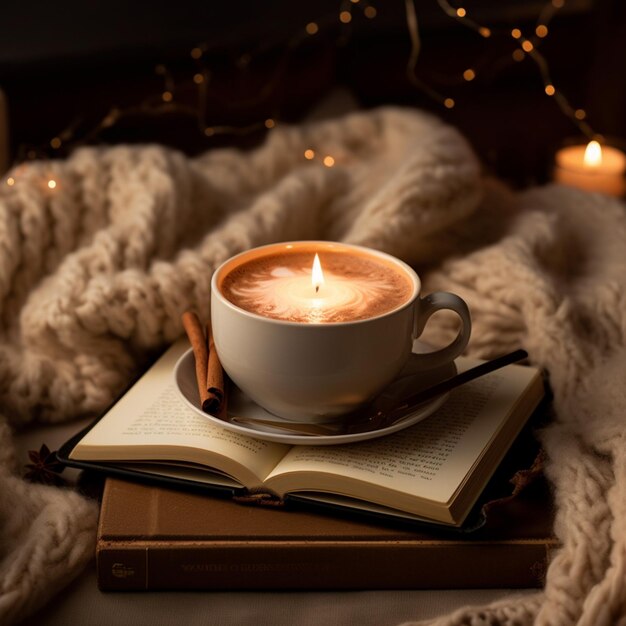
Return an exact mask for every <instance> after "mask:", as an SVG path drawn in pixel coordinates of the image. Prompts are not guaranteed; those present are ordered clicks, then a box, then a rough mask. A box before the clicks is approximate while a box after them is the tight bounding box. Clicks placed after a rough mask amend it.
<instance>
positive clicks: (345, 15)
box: [339, 11, 352, 24]
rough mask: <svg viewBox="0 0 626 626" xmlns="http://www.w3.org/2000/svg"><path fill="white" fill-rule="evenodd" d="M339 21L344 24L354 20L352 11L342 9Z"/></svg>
mask: <svg viewBox="0 0 626 626" xmlns="http://www.w3.org/2000/svg"><path fill="white" fill-rule="evenodd" d="M339 21H340V22H341V23H342V24H349V23H350V22H351V21H352V13H350V11H342V12H341V13H340V14H339Z"/></svg>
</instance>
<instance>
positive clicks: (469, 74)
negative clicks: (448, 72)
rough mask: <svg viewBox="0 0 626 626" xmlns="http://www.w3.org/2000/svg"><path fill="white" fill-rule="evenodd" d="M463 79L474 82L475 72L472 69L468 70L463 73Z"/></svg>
mask: <svg viewBox="0 0 626 626" xmlns="http://www.w3.org/2000/svg"><path fill="white" fill-rule="evenodd" d="M463 78H464V79H465V80H467V81H470V80H474V79H475V78H476V72H475V71H474V70H473V69H472V68H468V69H466V70H465V71H464V72H463Z"/></svg>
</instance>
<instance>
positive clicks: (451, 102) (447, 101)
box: [443, 98, 456, 109]
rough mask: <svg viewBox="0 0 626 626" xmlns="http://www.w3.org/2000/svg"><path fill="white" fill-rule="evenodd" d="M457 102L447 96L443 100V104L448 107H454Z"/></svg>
mask: <svg viewBox="0 0 626 626" xmlns="http://www.w3.org/2000/svg"><path fill="white" fill-rule="evenodd" d="M455 104H456V102H455V101H454V100H453V99H452V98H446V99H445V100H444V101H443V106H445V107H446V109H453V108H454V105H455Z"/></svg>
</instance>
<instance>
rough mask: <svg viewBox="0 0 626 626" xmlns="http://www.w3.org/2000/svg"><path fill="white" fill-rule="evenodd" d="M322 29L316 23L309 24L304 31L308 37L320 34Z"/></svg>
mask: <svg viewBox="0 0 626 626" xmlns="http://www.w3.org/2000/svg"><path fill="white" fill-rule="evenodd" d="M319 29H320V27H319V26H318V25H317V24H316V23H315V22H309V23H308V24H307V25H306V26H305V27H304V30H305V31H306V32H307V35H316V34H317V33H318V32H319Z"/></svg>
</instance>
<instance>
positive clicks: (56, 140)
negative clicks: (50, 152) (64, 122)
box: [50, 137, 61, 150]
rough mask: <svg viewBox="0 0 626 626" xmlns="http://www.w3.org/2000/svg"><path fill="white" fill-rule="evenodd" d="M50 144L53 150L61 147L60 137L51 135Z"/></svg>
mask: <svg viewBox="0 0 626 626" xmlns="http://www.w3.org/2000/svg"><path fill="white" fill-rule="evenodd" d="M50 146H51V147H52V148H54V149H55V150H56V149H57V148H60V147H61V139H60V138H59V137H53V138H52V139H51V140H50Z"/></svg>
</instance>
